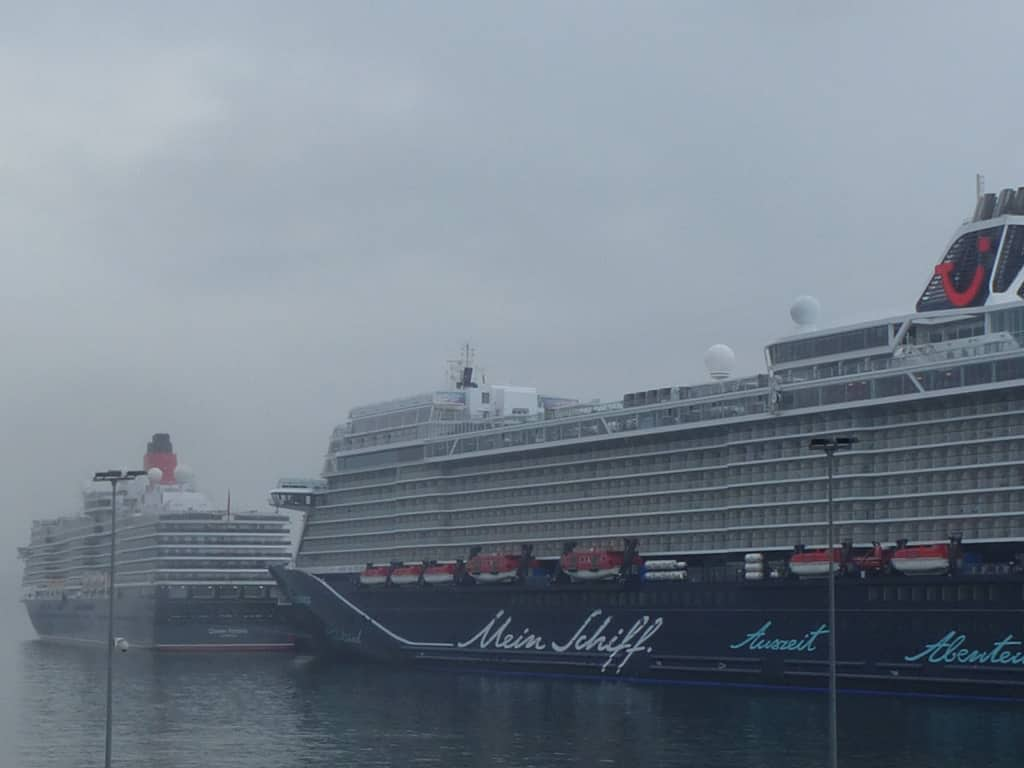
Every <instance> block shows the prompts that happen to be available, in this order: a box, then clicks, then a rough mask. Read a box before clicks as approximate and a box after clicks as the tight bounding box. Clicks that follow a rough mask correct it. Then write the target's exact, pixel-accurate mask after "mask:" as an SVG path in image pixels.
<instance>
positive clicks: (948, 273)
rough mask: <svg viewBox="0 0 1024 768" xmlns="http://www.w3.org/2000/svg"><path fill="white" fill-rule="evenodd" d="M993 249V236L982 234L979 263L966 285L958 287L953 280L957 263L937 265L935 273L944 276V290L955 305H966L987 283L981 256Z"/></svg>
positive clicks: (949, 262) (979, 242)
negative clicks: (961, 287)
mask: <svg viewBox="0 0 1024 768" xmlns="http://www.w3.org/2000/svg"><path fill="white" fill-rule="evenodd" d="M991 251H992V238H990V237H986V236H984V235H982V236H981V237H979V238H978V263H977V264H975V266H974V274H973V275H971V279H970V281H968V283H967V285H966V287H964V288H963V289H958V288H957V287H956V285H955V284H954V282H953V270H954V269H955V268H956V265H955V264H954V263H953V262H952V261H947V262H944V263H942V264H939V265H938V266H937V267H935V274H936V275H938V276H939V277H941V278H942V290H943V291H945V293H946V298H947V299H949V303H950V304H952V305H953V306H954V307H966V306H969V305H970V304H971V302H973V301H974V300H975V299H976V298H977V297H978V292H979V291H980V290H981V288H982V286H983V285H984V284H985V277H986V275H985V267H984V266H982V264H981V258H982V257H984V256H987V255H988V254H989V253H990V252H991Z"/></svg>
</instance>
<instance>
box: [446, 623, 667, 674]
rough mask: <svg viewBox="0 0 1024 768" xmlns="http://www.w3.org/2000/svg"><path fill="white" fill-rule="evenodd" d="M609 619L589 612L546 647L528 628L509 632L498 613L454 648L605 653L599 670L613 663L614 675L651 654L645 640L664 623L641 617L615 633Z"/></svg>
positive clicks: (603, 670) (542, 640) (603, 669)
mask: <svg viewBox="0 0 1024 768" xmlns="http://www.w3.org/2000/svg"><path fill="white" fill-rule="evenodd" d="M602 617H603V620H602ZM613 620H614V617H612V616H604V612H603V611H601V610H595V611H592V612H591V613H590V615H589V616H587V618H586V619H584V620H583V623H581V624H580V625H579V627H577V628H576V631H575V632H573V634H572V635H571V636H570V637H569V639H568V640H566V641H565V642H564V643H556V642H552V643H551V644H550V647H549V645H548V643H547V642H546V641H545V640H544V639H543V637H542V636H541V635H538V634H535V633H533V632H531V631H530V630H529V628H526V629H523V630H522V631H520V632H515V631H509V627H510V626H511V624H512V617H511V616H508V615H506V614H505V611H504V610H500V611H498V612H497V613H496V614H495V615H494V617H493V618H492V619H491V620H490V621H489V622H487V623H486V624H485V625H484V626H483V627H482V628H481V629H480V631H479V632H477V633H476V634H475V635H473V636H472V637H471V638H469V639H468V640H464V641H462V642H460V643H457V646H458V647H459V648H468V647H470V646H474V647H476V648H498V649H503V650H522V649H528V650H537V651H546V650H550V651H552V652H554V653H566V652H571V651H581V652H596V653H601V654H606V659H605V662H604V664H602V665H601V671H602V672H605V671H607V670H608V668H609V667H611V666H612V665H613V664H614V668H615V673H616V674H618V673H619V672H621V671H622V669H623V667H625V666H626V664H627V663H628V662H629V660H630V659H631V658H632V657H633V656H635V655H636V654H638V653H651V651H652V650H653V649H652V648H651V647H650V646H649V645H648V644H647V643H648V640H650V639H651V637H653V636H654V635H655V633H657V631H658V630H659V629H661V627H662V625H663V624H664V620H663V619H661V618H655V619H653V620H652V619H651V617H650V616H641V617H640V618H639V619H637V620H636V621H635V622H633V625H632V626H630V627H628V628H627V627H619V628H618V629H616V630H615V631H610V625H611V623H612V621H613Z"/></svg>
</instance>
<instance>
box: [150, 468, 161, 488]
mask: <svg viewBox="0 0 1024 768" xmlns="http://www.w3.org/2000/svg"><path fill="white" fill-rule="evenodd" d="M146 476H147V477H149V482H151V483H153V484H154V485H156V484H157V483H159V482H160V481H161V480H163V479H164V473H163V471H161V469H160V467H151V468H150V470H149V471H148V472H147V473H146Z"/></svg>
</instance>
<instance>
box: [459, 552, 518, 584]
mask: <svg viewBox="0 0 1024 768" xmlns="http://www.w3.org/2000/svg"><path fill="white" fill-rule="evenodd" d="M521 562H522V558H521V557H517V556H516V555H506V554H500V553H497V552H494V553H491V554H486V555H474V556H473V557H471V558H470V559H469V562H468V563H466V572H467V573H468V574H469V575H470V576H472V577H473V579H474V581H476V582H477V583H479V584H507V583H508V582H512V581H515V580H516V579H517V578H518V577H519V565H520V563H521Z"/></svg>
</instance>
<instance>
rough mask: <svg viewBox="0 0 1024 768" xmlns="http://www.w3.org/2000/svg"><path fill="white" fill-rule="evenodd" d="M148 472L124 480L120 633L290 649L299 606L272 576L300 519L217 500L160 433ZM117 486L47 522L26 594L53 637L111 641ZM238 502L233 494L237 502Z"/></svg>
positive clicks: (36, 622)
mask: <svg viewBox="0 0 1024 768" xmlns="http://www.w3.org/2000/svg"><path fill="white" fill-rule="evenodd" d="M144 468H145V469H146V470H148V472H147V475H146V476H144V477H140V478H137V479H136V480H135V481H131V482H125V483H121V484H120V485H119V486H118V488H117V537H116V547H117V558H116V566H117V567H116V588H117V600H116V603H115V609H114V621H115V628H114V631H115V635H116V636H118V637H121V638H123V639H124V640H125V641H126V642H127V643H128V644H129V645H131V646H133V647H143V648H154V649H159V650H288V649H291V648H292V647H293V646H294V642H295V638H294V635H293V631H294V630H293V617H292V616H291V614H290V606H288V604H287V601H286V600H284V599H283V597H282V596H281V594H280V591H279V589H278V587H277V586H276V585H275V584H274V582H273V580H272V579H271V578H270V576H269V574H268V573H267V568H268V567H269V566H271V565H275V564H285V563H287V562H289V560H290V557H291V549H290V540H289V527H288V518H287V517H286V516H282V515H278V514H273V513H256V512H232V511H231V510H230V509H224V510H222V509H217V508H216V507H215V506H214V505H213V504H212V503H211V502H210V500H209V499H208V498H207V497H206V496H205V495H204V494H202V493H200V492H199V491H197V490H196V488H195V486H194V483H193V479H192V473H191V471H190V470H188V469H187V468H186V467H184V466H178V463H177V457H176V456H175V454H174V450H173V447H172V445H171V440H170V436H169V435H167V434H163V433H161V434H156V435H153V439H152V441H151V442H150V443H149V446H148V450H147V452H146V455H145V460H144ZM111 500H112V497H111V489H110V485H109V484H107V483H104V484H102V485H100V484H95V485H93V486H91V487H89V488H87V489H86V490H85V491H84V492H83V506H84V508H83V511H82V512H81V514H77V515H74V516H68V517H57V518H52V519H48V520H36V521H35V522H33V524H32V535H31V541H30V543H29V545H28V546H27V547H21V548H19V554H20V555H21V557H22V558H23V559H24V561H25V571H24V578H23V582H22V587H23V596H22V599H23V601H24V603H25V605H26V606H27V608H28V614H29V617H30V618H31V620H32V624H33V626H34V627H35V629H36V632H37V633H38V634H39V636H40V637H41V638H45V639H53V640H65V641H77V642H86V643H102V644H106V642H107V631H108V627H107V622H108V615H109V614H108V600H109V563H110V527H111V526H110V522H111ZM229 504H230V502H229Z"/></svg>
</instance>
